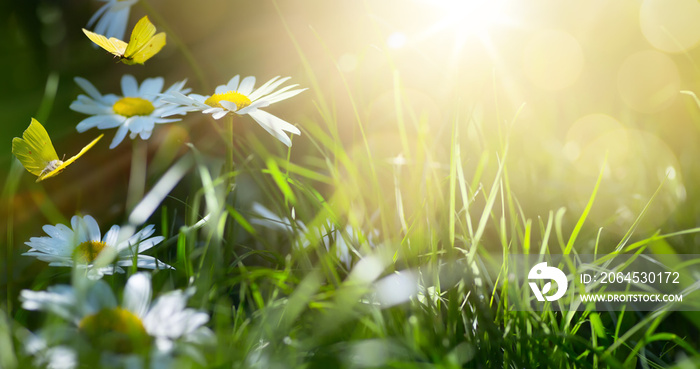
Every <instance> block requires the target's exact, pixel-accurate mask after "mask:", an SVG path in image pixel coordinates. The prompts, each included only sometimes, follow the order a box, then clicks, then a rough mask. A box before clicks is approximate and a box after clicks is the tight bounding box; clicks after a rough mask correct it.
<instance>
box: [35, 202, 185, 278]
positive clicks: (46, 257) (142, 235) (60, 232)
mask: <svg viewBox="0 0 700 369" xmlns="http://www.w3.org/2000/svg"><path fill="white" fill-rule="evenodd" d="M43 230H44V232H46V234H47V235H49V236H48V237H32V238H30V239H29V241H28V242H25V244H26V245H27V246H29V247H31V249H30V250H29V251H28V252H25V253H24V254H22V255H26V256H35V257H36V258H37V259H39V260H41V261H46V262H48V263H49V265H50V266H67V267H72V266H75V267H77V268H84V269H87V276H88V278H90V279H99V278H102V276H103V275H105V274H108V275H109V274H113V273H114V272H117V273H124V269H122V268H121V267H129V266H132V265H133V262H134V260H136V266H137V267H139V268H146V269H168V268H169V269H173V267H171V266H170V265H168V264H165V263H163V262H162V261H160V260H158V259H156V258H154V257H153V256H147V255H141V253H142V252H144V251H146V250H148V249H150V248H151V247H153V246H155V245H157V244H159V243H160V242H161V241H163V237H162V236H156V237H151V235H152V234H153V233H154V232H155V230H154V229H153V225H148V226H146V227H145V228H143V229H142V230H141V231H139V232H137V233H136V234H134V235H123V237H125V238H126V237H127V236H130V237H129V238H128V239H126V240H124V241H121V242H119V240H118V238H119V236H120V235H119V231H120V227H119V226H118V225H114V226H112V228H110V229H109V231H107V233H105V235H104V237H101V234H100V227H99V226H98V225H97V222H96V221H95V219H94V218H93V217H91V216H89V215H86V216H85V217H82V218H81V217H79V216H77V215H76V216H73V218H71V227H68V226H66V225H63V224H56V225H55V226H53V225H48V224H47V225H45V226H44V227H43ZM149 237H151V238H149ZM106 249H109V250H111V251H112V252H114V253H115V254H116V261H115V262H114V264H113V265H107V266H102V267H98V266H95V265H94V261H95V260H96V259H97V257H98V256H100V254H101V253H102V252H103V251H104V250H106ZM134 254H136V255H134Z"/></svg>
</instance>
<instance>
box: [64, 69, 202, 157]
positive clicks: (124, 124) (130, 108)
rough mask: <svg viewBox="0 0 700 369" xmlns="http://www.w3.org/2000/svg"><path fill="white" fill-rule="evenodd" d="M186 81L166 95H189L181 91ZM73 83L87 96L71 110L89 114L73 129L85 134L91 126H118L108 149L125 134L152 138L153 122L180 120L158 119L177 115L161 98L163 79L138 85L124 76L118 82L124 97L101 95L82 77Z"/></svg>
mask: <svg viewBox="0 0 700 369" xmlns="http://www.w3.org/2000/svg"><path fill="white" fill-rule="evenodd" d="M185 82H186V80H184V81H180V82H177V83H175V84H173V85H172V86H171V87H170V88H169V89H167V90H166V91H165V94H170V93H178V94H185V93H188V92H190V89H189V88H184V87H185ZM75 83H77V84H78V86H80V87H81V88H82V89H83V90H84V91H85V92H86V93H87V96H86V95H78V98H77V99H76V100H75V101H73V102H72V103H71V104H70V108H71V109H72V110H75V111H77V112H80V113H83V114H89V115H92V116H91V117H89V118H85V119H83V120H82V121H81V122H80V123H78V126H77V127H76V129H77V130H78V132H85V131H87V130H88V129H90V128H93V127H97V128H98V129H110V128H117V127H119V129H117V133H116V134H115V135H114V139H113V140H112V143H111V144H110V145H109V148H110V149H113V148H115V147H116V146H117V145H119V143H121V142H122V140H123V139H124V137H126V134H127V133H128V132H131V134H130V137H131V139H132V140H133V139H134V138H136V136H140V137H141V139H143V140H147V139H149V138H150V137H151V133H152V132H153V128H154V126H155V124H156V123H171V122H177V121H179V120H180V119H181V118H176V119H165V118H161V116H163V115H173V114H178V112H177V111H174V110H177V107H175V106H173V105H171V104H167V103H166V102H165V101H163V99H162V98H161V97H160V94H161V91H162V90H163V84H164V82H163V78H162V77H156V78H147V79H145V80H144V81H143V83H141V86H139V84H138V82H136V78H134V76H132V75H129V74H125V75H124V76H122V81H121V85H122V93H123V95H124V96H117V95H114V94H107V95H102V94H100V92H99V91H98V90H97V89H96V88H95V86H93V85H92V83H90V82H88V81H87V80H86V79H84V78H80V77H76V78H75Z"/></svg>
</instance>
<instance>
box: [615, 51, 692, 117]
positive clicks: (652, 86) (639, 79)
mask: <svg viewBox="0 0 700 369" xmlns="http://www.w3.org/2000/svg"><path fill="white" fill-rule="evenodd" d="M617 86H618V90H619V92H620V95H621V96H622V99H623V100H624V101H625V103H626V104H627V105H629V106H630V107H631V108H632V109H634V110H637V111H639V112H642V113H656V112H659V111H661V110H663V109H665V108H667V107H668V106H669V105H670V104H671V102H672V101H673V99H674V98H675V97H676V96H677V95H678V91H679V90H680V77H679V76H678V68H676V64H675V63H674V62H673V60H671V59H670V58H669V57H668V56H666V55H665V54H662V53H660V52H658V51H654V50H645V51H640V52H638V53H635V54H632V55H631V56H629V57H628V58H627V59H626V60H625V61H624V62H623V63H622V66H621V67H620V70H619V72H618V75H617Z"/></svg>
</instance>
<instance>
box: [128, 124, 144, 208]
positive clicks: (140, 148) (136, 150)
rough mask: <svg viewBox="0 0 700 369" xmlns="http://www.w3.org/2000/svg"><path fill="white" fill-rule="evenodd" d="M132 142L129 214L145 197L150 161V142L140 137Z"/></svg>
mask: <svg viewBox="0 0 700 369" xmlns="http://www.w3.org/2000/svg"><path fill="white" fill-rule="evenodd" d="M131 142H132V144H131V172H130V173H129V192H128V193H127V195H126V211H127V214H128V213H131V211H132V210H134V207H136V205H137V204H138V203H139V201H141V199H142V198H143V194H144V192H145V189H146V162H147V161H148V143H147V142H146V141H144V140H142V139H140V138H136V139H135V140H133V141H131Z"/></svg>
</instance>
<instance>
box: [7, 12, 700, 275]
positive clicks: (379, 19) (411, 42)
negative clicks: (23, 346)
mask: <svg viewBox="0 0 700 369" xmlns="http://www.w3.org/2000/svg"><path fill="white" fill-rule="evenodd" d="M142 4H143V3H142ZM142 4H137V5H136V6H134V7H133V8H132V12H131V17H130V22H129V27H128V29H129V30H130V29H131V27H133V25H134V24H135V23H136V21H137V20H138V19H139V18H140V17H141V16H142V15H145V14H150V15H151V19H152V20H153V22H154V23H155V25H156V27H158V29H159V31H160V30H167V31H169V32H171V33H170V34H168V44H167V45H166V47H165V48H164V49H163V50H162V51H161V52H160V53H159V54H158V55H156V56H155V57H154V58H152V59H151V60H149V61H148V62H147V63H146V65H144V66H138V65H137V66H126V65H123V64H120V63H117V62H116V60H114V59H113V58H112V57H111V56H110V55H109V54H107V53H106V52H104V51H103V50H100V49H96V48H94V47H93V46H92V45H91V42H89V40H88V39H87V38H86V37H85V36H84V35H83V33H82V31H81V28H82V27H85V25H86V23H87V20H88V19H89V18H90V16H91V15H92V14H93V12H94V11H96V10H97V8H98V7H99V5H101V3H96V2H92V1H70V2H54V1H3V2H2V3H1V5H0V7H1V8H0V39H1V40H3V41H2V43H0V49H1V50H2V52H1V53H0V112H2V117H3V124H2V125H0V134H2V137H4V138H5V139H4V140H2V141H0V152H4V153H5V155H3V156H2V159H1V160H0V173H2V175H0V177H2V178H6V173H8V171H9V168H10V166H11V164H12V162H13V160H14V158H13V156H12V155H11V145H10V142H11V139H12V137H17V136H21V134H22V132H23V131H24V129H26V127H27V126H28V124H29V121H30V118H31V117H37V118H39V119H40V120H41V122H42V123H43V124H44V126H45V127H46V128H47V130H48V132H49V134H50V135H51V137H52V139H53V143H54V146H55V147H56V150H57V152H58V154H59V156H60V155H62V154H64V153H65V154H66V155H68V156H71V155H73V154H74V153H75V152H77V151H78V150H79V149H80V148H81V147H82V146H83V145H84V144H86V143H87V142H89V141H90V140H92V138H94V137H95V136H96V135H97V134H98V133H97V132H96V131H95V130H92V131H88V132H86V133H83V134H77V133H76V131H75V128H74V127H75V125H76V124H77V123H78V122H79V121H80V120H82V119H83V118H84V116H83V115H81V114H79V113H76V112H73V111H71V110H69V109H68V106H69V105H70V103H71V101H73V100H74V99H75V98H76V96H77V95H78V94H79V93H81V92H82V91H81V90H80V89H79V88H78V87H77V86H76V85H75V83H74V82H73V78H74V77H75V76H81V77H84V78H86V79H88V80H89V81H91V82H92V83H93V84H94V85H95V86H96V87H97V88H98V90H99V91H100V92H101V93H103V94H106V93H115V94H120V93H121V91H120V88H119V81H120V79H121V76H122V75H123V74H124V73H130V74H133V75H134V76H136V77H137V79H138V80H139V81H142V80H143V79H144V78H147V77H152V76H163V77H164V78H165V80H166V86H170V85H171V84H172V83H174V82H176V81H179V80H182V79H184V78H187V79H188V86H189V87H191V88H193V92H196V93H199V94H203V95H210V94H212V93H213V88H214V87H215V86H217V85H219V84H224V83H226V82H227V81H228V80H229V79H230V78H231V77H232V76H234V75H236V74H241V75H254V76H256V77H257V78H258V81H259V82H258V84H260V83H263V82H264V81H267V80H268V79H269V78H272V77H274V76H277V75H282V76H291V77H292V79H291V81H290V83H299V84H300V85H301V86H302V87H308V88H309V91H307V92H304V93H303V94H302V95H300V96H299V97H297V98H295V99H292V100H289V101H284V102H283V103H280V104H276V105H275V106H273V107H271V108H269V109H268V111H270V112H271V113H273V114H275V115H277V116H280V117H282V118H283V119H286V120H287V121H289V122H291V123H293V124H297V125H298V126H299V127H300V129H301V130H302V135H301V136H299V137H295V138H294V145H293V147H292V150H291V160H292V162H294V163H296V164H299V165H302V166H305V167H308V168H311V169H314V168H315V164H316V163H317V162H318V160H319V159H318V157H319V155H318V153H317V151H316V150H317V149H316V146H315V143H314V141H312V140H311V139H310V137H312V136H313V135H311V134H310V133H309V132H312V131H317V130H321V131H327V132H330V134H331V135H332V136H334V137H338V138H339V139H340V140H341V143H342V146H343V147H342V148H343V149H344V150H345V151H346V152H347V153H348V154H349V156H350V157H351V158H357V161H356V162H355V163H354V164H355V165H357V166H358V167H363V166H365V165H369V163H365V162H363V159H362V158H363V156H362V155H363V154H361V153H364V152H365V151H366V150H369V151H370V152H371V153H372V155H373V158H374V159H375V160H376V162H377V163H389V162H391V160H394V159H395V158H397V157H401V158H403V159H406V163H407V165H409V166H410V165H412V163H414V162H416V160H417V159H418V158H417V156H419V155H422V154H420V153H423V154H425V155H427V159H426V158H422V159H421V160H423V159H425V162H426V163H430V165H434V166H436V167H437V168H447V167H448V164H449V155H450V146H451V144H452V136H453V133H454V132H453V128H452V127H453V122H455V121H456V122H458V123H457V124H456V127H457V130H458V131H459V135H460V138H461V139H462V140H463V141H466V142H468V143H469V145H463V146H462V154H463V156H464V162H465V165H466V166H467V167H468V168H471V169H473V168H476V167H477V165H478V160H479V158H480V157H481V154H482V153H484V152H489V151H492V152H493V151H494V150H499V149H500V148H501V147H502V146H503V143H504V142H505V141H506V139H507V141H508V142H509V155H508V157H507V165H508V170H509V172H508V173H509V181H510V186H511V190H512V191H513V193H514V194H515V196H517V201H518V204H519V206H520V208H521V211H522V213H523V214H524V216H525V217H527V218H533V219H536V218H537V217H540V216H545V217H546V215H547V213H548V212H549V211H550V210H551V209H557V208H559V207H566V208H567V209H569V211H568V213H567V215H570V216H572V219H577V218H578V214H580V213H581V211H582V209H583V207H584V206H585V204H586V201H587V200H588V198H589V196H590V193H591V190H592V189H593V186H594V184H595V179H596V178H597V176H598V173H599V172H600V170H601V166H602V162H603V159H604V157H605V156H606V155H607V157H608V159H607V162H608V166H607V167H606V169H605V170H604V176H603V182H602V184H601V189H600V193H599V194H598V198H597V200H596V206H595V207H594V208H593V211H592V213H591V216H590V217H589V220H590V221H591V222H592V224H593V227H591V228H590V230H589V232H596V231H597V228H598V227H605V228H604V231H603V233H602V237H603V238H602V239H603V241H606V242H602V243H601V245H602V246H601V248H602V249H603V251H604V250H609V249H612V247H614V245H615V244H616V243H617V240H619V238H620V237H621V235H623V234H624V233H625V232H626V231H627V230H628V228H629V227H630V225H631V224H632V222H633V221H634V219H635V218H636V217H637V215H638V214H639V213H640V212H641V211H642V209H643V208H644V206H645V205H646V204H647V202H648V200H649V199H650V198H651V197H652V195H653V194H654V192H655V191H656V189H657V188H658V187H659V186H660V185H661V183H662V182H664V184H663V187H662V188H661V190H660V193H659V195H658V196H657V198H656V199H655V200H654V202H653V203H652V206H651V209H650V211H649V213H648V214H647V216H646V217H645V218H644V221H643V223H642V225H641V226H640V228H639V230H640V231H641V232H642V233H649V232H653V231H655V230H656V229H659V228H661V229H663V230H664V231H674V230H680V229H687V228H692V227H695V226H696V225H697V224H698V216H699V215H700V210H699V209H698V208H697V206H696V203H697V201H696V200H697V199H700V193H698V187H697V186H696V185H695V184H696V183H698V180H700V166H699V165H698V164H697V158H698V155H699V154H700V152H699V151H700V150H699V147H700V146H699V145H698V143H699V138H700V134H699V128H700V125H699V122H700V114H698V112H700V109H699V108H698V107H697V106H696V105H695V102H694V101H693V100H692V98H691V97H690V96H687V95H682V94H680V91H681V90H697V91H699V92H700V88H698V87H697V85H698V84H697V81H698V76H700V68H699V66H698V63H697V60H698V58H699V57H700V54H699V52H700V48H698V47H697V44H698V41H699V40H700V22H698V21H697V20H698V19H700V5H699V4H698V3H697V2H696V1H692V0H683V1H682V0H674V1H660V0H656V1H642V2H639V1H633V0H625V1H604V0H593V1H575V2H561V1H532V2H527V3H525V2H517V1H505V0H504V1H489V2H469V1H465V2H461V1H449V0H432V1H429V0H391V1H381V2H373V1H320V0H299V1H279V2H277V3H274V2H270V1H255V2H249V1H224V0H218V1H202V2H193V1H162V0H160V1H155V0H154V1H150V2H149V3H148V5H147V6H143V5H142ZM163 22H165V24H164V23H163ZM128 32H129V31H127V33H128ZM178 41H180V43H181V44H182V45H184V47H186V48H187V49H188V50H189V51H190V52H191V53H192V55H193V56H194V60H195V61H196V63H197V64H198V65H199V67H200V68H201V70H202V71H203V74H204V75H203V77H204V78H203V79H200V78H198V76H197V75H196V74H195V73H194V70H193V68H192V67H191V65H190V64H189V63H188V62H187V60H186V58H185V57H184V56H183V53H182V52H181V50H180V49H179V48H178ZM51 75H53V76H55V77H54V78H57V81H58V87H57V90H56V91H57V92H56V95H55V100H53V101H51V100H49V101H47V102H46V103H45V104H44V105H43V106H42V99H43V98H44V95H45V93H44V92H45V89H46V86H47V80H50V78H49V76H51ZM324 104H327V106H330V107H331V114H332V118H333V119H331V120H332V121H334V122H336V123H337V126H333V127H330V126H328V125H327V124H324V119H323V118H322V115H323V113H324V112H323V111H322V109H320V108H319V106H322V105H324ZM518 111H519V114H517V118H514V117H515V116H516V112H518ZM358 120H360V121H361V122H363V126H360V125H359V124H358ZM326 121H327V119H326ZM213 124H216V123H213V122H212V121H211V120H210V119H209V118H208V117H206V116H203V115H201V114H197V115H190V116H188V117H187V118H185V120H184V121H183V122H182V123H175V124H169V125H161V126H159V127H157V128H156V130H155V131H154V136H153V137H152V138H151V139H150V141H149V154H150V155H151V157H152V156H153V155H156V151H158V150H159V149H160V148H161V146H167V145H164V143H169V146H168V147H169V148H168V149H167V150H170V151H171V154H172V155H178V153H181V152H182V151H184V150H185V149H184V147H183V146H182V145H183V144H184V143H186V142H191V143H193V144H194V145H195V146H196V147H198V148H199V149H200V150H202V151H203V152H205V154H208V155H212V156H216V155H219V156H220V155H222V153H223V152H224V150H225V146H224V145H223V142H222V141H221V139H220V138H219V136H218V134H217V133H216V131H215V130H214V129H213V126H212V125H213ZM105 133H106V137H105V139H103V141H102V142H100V144H99V145H98V146H97V147H95V148H94V149H93V150H92V151H91V152H90V153H89V154H87V155H85V156H84V157H83V158H81V159H80V160H79V161H77V162H76V163H75V164H73V165H72V166H71V167H70V168H69V169H68V170H66V171H65V173H64V174H62V175H60V176H58V177H56V178H55V179H51V180H48V181H46V182H45V183H40V184H35V183H34V178H32V176H30V175H29V174H28V173H26V172H25V173H24V174H23V176H22V178H21V183H20V186H19V190H18V192H17V194H16V196H14V197H13V198H12V199H11V200H10V203H8V204H2V209H3V211H2V216H3V217H5V216H7V214H9V213H8V211H10V212H11V214H13V222H14V225H15V227H14V229H13V230H12V231H13V234H12V236H13V237H11V238H8V237H6V235H7V234H6V233H7V229H4V230H3V235H2V236H3V239H8V240H12V241H13V242H12V244H8V245H6V246H7V247H9V248H10V249H11V250H12V251H11V252H10V254H12V253H14V254H15V255H17V254H19V253H21V252H23V251H25V247H24V245H23V242H24V241H26V240H27V239H28V238H29V237H31V236H39V235H41V230H40V226H41V225H43V224H47V223H55V222H56V221H57V220H56V219H55V218H54V219H50V218H51V217H50V216H49V215H50V214H56V215H58V216H63V217H65V218H69V217H70V216H71V215H73V214H75V213H83V214H92V215H94V216H95V217H96V218H98V219H101V224H108V223H110V222H114V223H119V222H121V221H123V219H124V205H123V204H124V198H125V193H126V187H127V183H128V176H129V165H130V164H129V163H130V157H131V147H130V145H131V143H130V142H129V140H128V139H127V140H126V141H125V142H124V143H122V144H121V145H120V146H119V147H117V148H116V149H115V150H109V149H108V148H107V146H108V143H109V142H110V140H111V138H112V136H113V134H114V131H107V132H105ZM363 135H364V136H365V137H366V144H365V141H364V140H363ZM506 135H507V136H508V137H506ZM236 137H237V140H241V141H243V140H247V139H250V140H252V141H254V140H260V141H262V143H264V147H267V148H268V150H269V151H271V152H273V153H276V154H277V155H281V156H284V155H285V150H284V149H285V148H284V147H282V145H280V144H279V142H277V141H276V140H274V139H273V138H271V137H269V135H267V134H266V133H265V132H264V131H263V130H262V129H260V127H258V126H257V125H256V124H255V123H254V122H253V121H252V120H250V121H245V124H240V125H237V126H236ZM356 153H357V154H356ZM172 155H171V156H172ZM490 160H491V162H492V163H493V162H495V160H496V158H495V157H493V156H492V157H491V159H490ZM167 164H168V163H165V164H164V167H165V166H167ZM387 165H388V164H387ZM164 167H163V168H164ZM163 168H160V169H158V168H156V169H153V168H152V169H153V170H155V171H158V170H163ZM381 169H382V167H381V166H380V173H381ZM465 172H467V173H470V172H471V170H469V169H467V170H465ZM154 178H155V177H154ZM380 180H381V182H380V183H379V184H380V186H383V187H386V188H387V189H389V190H391V188H393V186H394V185H395V183H394V181H393V180H392V179H391V177H390V176H388V177H387V178H384V177H382V176H381V175H380ZM407 183H409V185H407V186H410V182H407ZM319 187H320V189H321V190H322V191H323V193H325V194H328V195H329V196H330V195H331V194H335V195H336V196H337V197H336V200H337V203H339V204H342V203H352V202H353V200H354V199H356V198H360V199H361V200H362V202H364V204H365V206H366V208H367V209H371V208H372V207H373V206H374V207H375V208H376V207H380V206H382V205H383V204H372V203H373V202H376V201H378V200H377V199H376V198H375V197H373V196H369V195H367V194H366V193H363V188H359V187H357V186H356V182H355V181H348V184H347V188H344V187H343V184H336V185H334V186H324V185H319ZM406 190H408V191H409V192H410V191H411V188H410V187H409V188H407V189H406ZM416 195H417V196H418V192H417V191H416ZM251 196H252V195H251ZM47 197H48V198H50V199H51V200H52V202H53V203H54V204H55V207H51V206H49V205H47V204H46V202H45V201H44V200H45V199H46V198H47ZM338 197H340V199H339V198H338ZM342 198H345V200H346V201H345V202H344V200H343V199H342ZM414 200H415V201H407V203H406V204H404V206H405V207H406V208H405V209H404V211H406V212H407V213H408V214H410V213H411V212H416V211H418V210H419V209H420V207H421V201H418V200H419V199H414ZM385 201H387V202H388V203H391V201H393V199H385ZM42 206H43V208H42ZM47 206H49V207H48V208H47ZM350 211H351V210H348V212H350ZM0 224H3V225H5V224H9V223H8V222H7V221H3V222H0ZM594 239H595V238H594V237H591V238H590V240H591V242H592V240H594ZM675 242H676V243H675V244H674V247H675V248H676V251H678V252H687V253H692V252H697V250H698V248H697V245H698V242H700V240H697V238H696V237H690V236H689V237H686V238H683V239H679V240H676V241H675ZM581 247H592V244H587V245H581ZM580 251H581V252H583V251H582V250H580ZM5 262H7V260H5ZM17 262H18V263H19V265H18V266H17V268H16V269H15V271H16V272H17V271H19V270H21V269H22V268H23V266H26V265H27V264H29V263H30V262H31V261H30V260H24V259H23V258H19V259H18V261H17Z"/></svg>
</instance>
